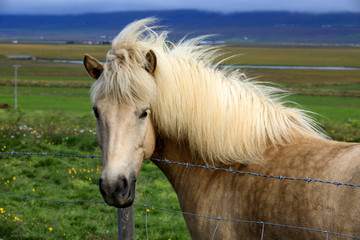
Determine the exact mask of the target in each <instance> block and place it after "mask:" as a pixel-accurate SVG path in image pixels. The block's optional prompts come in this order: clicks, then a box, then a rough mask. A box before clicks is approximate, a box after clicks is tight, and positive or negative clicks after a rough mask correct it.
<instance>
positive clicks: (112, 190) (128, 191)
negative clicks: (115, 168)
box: [99, 176, 136, 208]
mask: <svg viewBox="0 0 360 240" xmlns="http://www.w3.org/2000/svg"><path fill="white" fill-rule="evenodd" d="M135 185H136V178H135V177H129V178H126V177H125V176H118V177H117V179H116V181H109V180H106V179H103V178H100V179H99V189H100V193H101V195H102V196H103V198H104V201H105V202H106V203H107V204H108V205H110V206H114V207H117V208H126V207H129V206H131V205H132V204H133V202H134V200H135Z"/></svg>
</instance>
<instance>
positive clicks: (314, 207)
mask: <svg viewBox="0 0 360 240" xmlns="http://www.w3.org/2000/svg"><path fill="white" fill-rule="evenodd" d="M155 21H156V20H155V19H143V20H139V21H136V22H134V23H131V24H130V25H128V26H127V27H126V28H125V29H124V30H123V31H122V32H120V34H119V35H118V36H117V37H116V38H115V39H114V41H113V43H112V48H111V50H110V51H109V52H108V54H107V61H106V63H105V64H102V63H100V62H99V61H98V60H96V59H95V58H93V57H91V56H89V55H85V58H84V65H85V68H86V70H87V71H88V73H89V75H90V76H91V77H92V78H94V79H96V81H95V82H94V84H93V86H92V89H91V97H92V101H93V106H94V108H93V110H94V113H95V116H96V118H97V139H98V143H99V146H100V148H101V156H102V161H103V172H102V174H101V177H100V181H99V186H100V191H101V194H102V195H103V197H104V200H105V202H106V203H108V204H109V205H111V206H115V207H127V206H130V205H131V204H132V203H133V202H134V198H135V183H136V179H137V176H138V173H139V171H140V168H141V165H142V164H143V162H144V161H145V160H146V159H148V158H150V157H152V158H157V159H168V160H170V161H174V162H180V163H190V164H202V165H206V164H208V165H212V166H217V167H219V168H231V169H233V170H239V171H245V172H255V173H261V174H263V175H272V176H289V177H295V178H307V177H308V178H311V179H322V180H327V181H333V182H336V181H337V182H343V183H348V184H350V185H351V184H352V185H357V186H358V185H359V184H360V174H359V173H360V145H359V144H355V143H341V142H336V141H331V140H329V139H327V137H326V136H325V135H324V134H323V133H322V132H321V130H320V129H319V128H318V127H317V124H316V122H315V121H314V120H312V119H311V118H310V117H309V116H308V115H307V113H306V112H304V111H303V110H301V109H297V108H292V107H288V106H286V105H285V102H284V101H283V100H282V98H281V97H279V96H280V95H281V94H283V93H284V92H283V91H281V90H279V89H277V88H274V87H271V86H269V85H263V84H260V83H258V82H255V81H252V80H250V79H247V78H246V76H245V75H244V74H243V73H241V72H239V71H233V70H229V69H226V68H225V69H224V68H217V64H214V59H215V58H217V57H218V56H219V54H218V51H217V50H218V49H216V48H215V47H213V46H212V47H210V46H205V45H201V44H199V43H200V42H201V41H202V40H203V39H204V37H199V38H194V39H189V40H182V41H180V42H179V43H178V44H173V43H169V41H168V40H167V33H166V32H165V31H162V32H156V31H155V28H156V26H153V25H152V24H153V23H154V22H155ZM154 163H155V164H156V165H157V166H158V167H159V168H160V169H161V170H162V171H163V173H164V174H165V175H166V177H167V178H168V180H169V181H170V183H171V184H172V186H173V188H174V189H175V191H176V193H177V196H178V199H179V202H180V207H181V209H182V211H183V212H187V213H191V214H194V215H188V214H184V218H185V221H186V224H187V227H188V229H189V232H190V235H191V237H192V238H193V239H210V238H214V239H260V238H261V236H262V237H263V238H264V239H325V233H327V234H328V233H329V232H330V233H338V234H342V235H351V236H354V237H358V238H359V237H360V188H358V187H354V186H353V187H351V186H336V185H332V184H321V183H315V182H309V183H308V182H304V181H289V180H287V181H286V180H283V181H280V180H275V179H272V178H259V177H253V176H249V175H244V174H231V173H228V172H226V171H216V170H209V169H206V168H195V167H183V166H182V165H179V164H168V163H164V162H161V161H154ZM196 215H203V216H209V217H211V218H204V217H199V216H196ZM217 219H230V220H245V221H254V222H266V223H275V224H278V225H277V226H276V225H266V226H265V227H264V225H263V224H255V223H246V222H236V221H221V222H219V221H218V220H217ZM280 225H288V226H294V227H299V228H297V229H296V228H290V227H281V226H280ZM263 227H264V228H263ZM300 228H311V229H315V230H319V231H309V230H303V229H300ZM215 230H216V231H215ZM330 237H331V238H330ZM329 239H346V238H345V237H343V236H339V235H334V234H330V236H329Z"/></svg>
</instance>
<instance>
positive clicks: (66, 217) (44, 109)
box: [0, 44, 360, 240]
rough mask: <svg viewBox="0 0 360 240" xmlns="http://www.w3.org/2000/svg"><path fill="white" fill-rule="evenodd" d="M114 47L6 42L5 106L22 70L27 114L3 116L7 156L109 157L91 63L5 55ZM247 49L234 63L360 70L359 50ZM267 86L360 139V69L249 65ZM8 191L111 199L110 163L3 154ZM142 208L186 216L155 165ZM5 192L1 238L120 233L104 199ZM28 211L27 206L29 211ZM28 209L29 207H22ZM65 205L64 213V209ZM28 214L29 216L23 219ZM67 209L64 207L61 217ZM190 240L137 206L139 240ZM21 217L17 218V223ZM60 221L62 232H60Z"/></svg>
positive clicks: (344, 136) (1, 139)
mask: <svg viewBox="0 0 360 240" xmlns="http://www.w3.org/2000/svg"><path fill="white" fill-rule="evenodd" d="M108 49H109V46H83V45H20V44H16V45H15V44H0V52H1V54H3V56H0V104H4V103H7V104H10V105H11V106H13V103H14V95H13V91H14V88H13V84H14V79H13V74H14V69H13V68H12V65H13V64H21V65H22V67H20V68H19V73H18V82H19V87H18V105H19V110H18V111H15V110H14V109H12V110H0V152H11V151H17V152H35V153H41V152H49V153H50V152H51V153H56V152H61V153H66V154H78V155H97V156H99V155H100V152H99V149H98V147H97V143H96V137H95V134H94V132H95V119H94V117H93V115H92V112H91V111H92V106H91V101H90V98H89V90H90V86H91V84H92V82H93V80H92V79H90V78H89V77H88V76H87V74H86V73H85V71H84V69H83V66H82V65H81V64H70V63H54V62H40V61H27V60H23V61H14V60H9V59H7V58H6V57H5V55H9V54H27V55H34V56H36V57H38V58H57V59H77V60H79V59H81V58H82V56H83V54H84V53H86V52H88V53H90V54H92V55H94V56H96V57H98V58H99V59H101V60H104V57H105V54H106V51H107V50H108ZM224 52H232V53H236V54H241V53H244V54H245V55H242V56H238V57H236V58H234V59H232V60H231V62H230V63H231V64H251V65H302V66H304V65H314V66H348V67H360V62H359V61H358V58H357V57H356V56H359V55H360V50H359V49H356V48H333V49H332V48H300V49H299V48H286V47H284V48H265V47H250V48H226V49H224ZM244 71H245V72H246V74H247V75H248V76H249V77H251V78H256V79H257V80H259V81H268V82H275V83H277V84H279V85H280V87H282V88H286V89H289V90H290V91H291V92H293V93H295V94H294V95H292V96H290V97H289V100H291V101H294V102H297V103H299V105H300V107H302V108H304V109H306V110H310V111H313V112H316V113H318V114H320V115H314V117H315V118H317V119H318V121H319V122H321V123H322V124H323V125H324V129H325V131H326V132H327V133H328V134H329V135H330V137H332V138H334V139H336V140H339V141H350V142H355V141H357V142H360V98H359V97H360V71H329V70H327V71H325V70H264V69H245V70H244ZM0 161H2V164H1V165H0V193H5V194H11V195H19V196H29V197H33V198H41V199H51V200H59V201H77V200H87V201H102V197H101V195H100V193H99V190H98V185H97V182H98V178H99V173H100V172H101V168H102V166H101V160H100V159H97V158H94V159H91V158H65V157H56V156H45V157H44V156H23V155H0ZM136 194H137V195H136V203H137V204H140V205H149V206H156V207H162V208H166V209H172V210H180V208H179V206H178V203H177V197H176V194H175V193H174V191H173V190H172V188H171V186H170V184H169V183H168V182H167V180H166V179H165V177H164V176H163V175H162V173H161V172H160V171H159V170H158V169H157V167H156V166H155V165H154V164H153V163H151V162H150V161H147V162H146V163H145V164H144V166H143V169H142V171H141V174H140V179H139V180H138V183H137V193H136ZM25 201H26V199H24V198H16V197H11V196H4V195H0V239H7V240H8V239H19V238H20V234H21V238H22V239H109V237H110V235H111V234H112V236H113V238H116V235H117V226H116V209H114V208H110V207H108V208H106V207H105V205H104V204H102V203H89V202H84V203H65V202H64V203H61V202H47V201H41V200H33V199H28V200H27V201H26V204H25V205H24V203H25ZM23 206H24V207H23ZM22 207H23V208H22ZM60 207H61V209H60ZM20 210H21V213H20V214H19V212H20ZM59 210H60V211H59ZM145 215H147V227H148V235H149V238H150V239H166V240H167V239H190V237H189V235H188V233H187V230H186V226H185V223H184V221H183V219H182V217H181V215H179V214H176V213H169V212H164V211H160V210H156V209H155V208H152V207H150V208H148V209H146V208H144V207H140V206H137V207H135V227H136V239H144V238H146V227H145ZM14 220H17V222H16V221H14ZM55 222H56V226H55Z"/></svg>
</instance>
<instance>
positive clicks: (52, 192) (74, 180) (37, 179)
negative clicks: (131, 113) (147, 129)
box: [0, 110, 189, 239]
mask: <svg viewBox="0 0 360 240" xmlns="http://www.w3.org/2000/svg"><path fill="white" fill-rule="evenodd" d="M94 133H95V119H94V117H93V116H92V115H90V114H89V113H88V114H72V113H70V112H56V111H51V112H44V113H41V112H35V113H34V112H32V111H30V112H26V111H23V112H21V111H20V112H15V111H8V110H7V111H5V110H1V111H0V139H1V145H0V151H1V152H11V151H16V152H49V153H54V152H62V153H66V154H78V155H97V156H99V155H100V152H99V149H98V147H97V142H96V137H95V135H94ZM0 161H2V162H3V164H1V165H0V193H6V194H11V195H17V196H29V197H32V198H41V199H48V200H58V201H77V200H87V201H102V197H101V195H100V193H99V190H98V178H99V176H100V172H101V170H102V163H101V160H100V159H98V158H94V159H91V158H69V157H61V158H60V157H55V156H23V155H0ZM136 189H137V193H136V202H135V203H136V204H140V205H149V206H156V207H162V208H166V209H172V210H180V208H179V205H178V202H177V197H176V194H175V192H174V191H173V190H172V187H171V185H170V183H169V182H168V181H167V180H166V179H165V176H164V175H163V174H162V173H161V172H160V170H159V169H158V168H157V167H156V166H155V165H154V164H153V163H151V162H150V161H146V162H145V164H144V165H143V167H142V170H141V174H140V177H139V179H138V181H137V188H136ZM24 202H25V199H23V198H16V197H11V196H0V211H1V213H0V238H4V239H18V238H19V231H18V226H17V223H16V222H14V219H15V217H18V219H19V220H18V221H19V222H18V224H19V227H20V231H21V236H22V238H23V239H108V238H109V236H110V233H111V232H113V238H115V236H116V235H117V225H116V209H115V208H111V207H107V208H106V207H105V205H104V204H99V203H88V202H85V203H64V204H63V205H62V206H61V203H60V202H46V201H41V200H31V199H29V200H28V201H27V202H26V205H25V206H24V208H23V209H22V211H21V213H20V214H19V212H20V210H21V208H22V206H23V204H24ZM60 206H61V211H60V212H59V209H60ZM108 211H109V212H110V216H109V214H108ZM58 214H59V217H58ZM146 214H147V217H148V220H147V222H148V223H147V227H148V234H149V238H150V239H189V236H188V234H187V230H186V226H185V222H184V220H183V218H182V216H181V215H179V214H175V213H168V212H164V211H160V210H156V209H155V208H152V207H150V208H148V209H146V208H144V207H139V206H137V207H135V226H136V239H144V238H145V237H146V231H145V229H146V228H145V215H146ZM56 219H57V222H56V228H55V227H54V224H55V220H56ZM112 224H114V226H113V227H114V228H113V230H112ZM54 230H56V234H55V231H54Z"/></svg>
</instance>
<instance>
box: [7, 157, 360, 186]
mask: <svg viewBox="0 0 360 240" xmlns="http://www.w3.org/2000/svg"><path fill="white" fill-rule="evenodd" d="M0 155H28V156H58V157H73V158H101V157H100V156H94V155H90V156H82V155H76V154H74V155H71V154H63V153H30V152H27V153H23V152H0ZM150 160H151V161H153V162H163V163H168V164H177V165H181V166H185V167H197V168H203V169H208V170H216V171H225V172H229V173H235V174H243V175H250V176H255V177H263V178H272V179H278V180H290V181H302V182H308V183H324V184H332V185H336V186H348V187H360V184H350V183H342V182H338V181H326V180H319V179H312V178H309V177H306V178H294V177H284V176H272V175H265V174H259V173H252V172H245V171H239V170H235V169H233V168H231V167H229V168H218V167H213V166H210V165H198V164H191V163H183V162H174V161H170V160H168V159H165V160H161V159H157V158H150Z"/></svg>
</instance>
